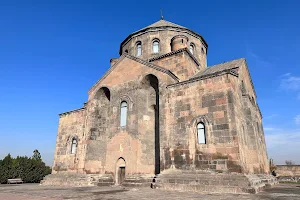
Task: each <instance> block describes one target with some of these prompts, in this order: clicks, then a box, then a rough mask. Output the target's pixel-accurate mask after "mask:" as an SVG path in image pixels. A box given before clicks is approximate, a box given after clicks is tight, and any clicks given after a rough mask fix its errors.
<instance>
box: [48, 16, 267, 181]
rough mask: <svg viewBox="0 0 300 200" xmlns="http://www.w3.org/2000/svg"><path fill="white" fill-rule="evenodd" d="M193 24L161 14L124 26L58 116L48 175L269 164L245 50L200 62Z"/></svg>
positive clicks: (117, 175)
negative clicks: (91, 79) (114, 49)
mask: <svg viewBox="0 0 300 200" xmlns="http://www.w3.org/2000/svg"><path fill="white" fill-rule="evenodd" d="M207 53H208V45H207V43H206V41H205V40H204V38H203V37H202V36H201V35H199V34H198V33H196V32H194V31H192V30H190V29H188V28H185V27H183V26H180V25H177V24H174V23H171V22H168V21H166V20H163V19H162V20H159V21H157V22H156V23H154V24H152V25H150V26H147V27H145V28H143V29H140V30H138V31H136V32H134V33H132V34H130V35H129V36H128V37H127V38H126V39H125V40H124V41H123V42H122V43H121V45H120V57H119V58H113V59H111V61H110V63H111V66H110V68H109V69H108V71H107V72H106V73H105V74H104V75H103V76H102V77H101V78H100V79H99V80H98V81H97V82H96V83H95V84H94V85H93V86H92V87H91V88H90V90H89V91H88V101H87V102H86V103H84V106H83V107H82V108H79V109H76V110H72V111H68V112H65V113H62V114H60V115H59V127H58V134H57V140H56V149H55V158H54V164H53V172H52V173H53V174H57V173H60V172H69V173H76V174H99V175H101V174H102V175H106V176H109V177H111V180H113V182H114V183H116V184H120V183H122V182H123V181H124V180H126V178H128V177H130V176H134V175H137V174H139V175H145V176H153V175H155V174H159V173H162V172H163V171H167V170H169V169H177V170H203V169H204V170H207V169H209V170H213V171H221V172H222V171H223V172H238V173H246V174H253V173H254V174H266V173H269V164H268V158H267V152H266V143H265V138H264V132H263V126H262V114H261V112H260V109H259V107H258V104H257V102H256V93H255V89H254V85H253V83H252V80H251V76H250V74H249V70H248V66H247V62H246V60H245V59H243V58H241V59H237V60H232V61H229V62H225V63H221V64H217V65H214V66H210V67H209V66H207Z"/></svg>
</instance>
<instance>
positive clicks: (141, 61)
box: [88, 53, 179, 94]
mask: <svg viewBox="0 0 300 200" xmlns="http://www.w3.org/2000/svg"><path fill="white" fill-rule="evenodd" d="M124 58H129V59H131V60H134V61H136V62H138V63H141V64H143V65H144V66H147V67H150V68H152V69H155V70H157V71H160V72H162V73H165V74H167V75H168V76H170V77H171V78H172V79H173V80H175V81H176V82H179V78H178V77H177V76H176V75H175V74H173V73H172V72H171V71H170V70H168V69H165V68H163V67H161V66H158V65H155V64H153V63H150V62H148V61H145V60H142V59H140V58H137V57H134V56H132V55H129V54H127V53H125V54H123V55H122V56H121V57H120V58H119V59H118V61H117V62H116V63H115V64H114V65H113V66H111V67H110V68H109V69H108V70H107V71H106V73H105V74H104V75H103V76H102V77H101V78H100V79H99V80H98V81H97V82H96V83H95V84H94V85H93V86H92V88H91V89H90V90H89V91H88V94H90V93H91V92H92V91H93V90H94V89H95V88H96V87H97V86H98V84H99V83H100V82H101V80H103V79H104V78H105V77H107V76H108V75H109V74H110V73H111V72H112V71H113V70H114V69H115V68H116V66H117V65H118V64H119V63H120V62H121V61H122V60H123V59H124Z"/></svg>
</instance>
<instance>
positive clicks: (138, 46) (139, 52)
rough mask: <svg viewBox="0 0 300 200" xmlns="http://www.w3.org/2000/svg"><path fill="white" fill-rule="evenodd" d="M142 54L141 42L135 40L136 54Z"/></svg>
mask: <svg viewBox="0 0 300 200" xmlns="http://www.w3.org/2000/svg"><path fill="white" fill-rule="evenodd" d="M140 55H142V43H141V42H137V44H136V56H140Z"/></svg>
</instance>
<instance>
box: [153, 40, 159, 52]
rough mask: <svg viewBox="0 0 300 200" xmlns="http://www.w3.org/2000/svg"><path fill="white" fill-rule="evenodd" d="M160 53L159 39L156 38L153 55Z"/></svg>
mask: <svg viewBox="0 0 300 200" xmlns="http://www.w3.org/2000/svg"><path fill="white" fill-rule="evenodd" d="M159 52H160V41H159V39H157V38H155V39H153V40H152V53H159Z"/></svg>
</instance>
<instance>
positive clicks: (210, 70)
mask: <svg viewBox="0 0 300 200" xmlns="http://www.w3.org/2000/svg"><path fill="white" fill-rule="evenodd" d="M243 62H245V58H240V59H237V60H232V61H229V62H224V63H221V64H217V65H213V66H211V67H207V68H206V69H205V70H203V71H201V72H199V73H197V74H196V75H195V76H194V77H193V78H199V77H204V76H209V75H211V74H215V73H218V72H222V71H225V70H230V69H234V68H237V67H239V66H240V65H241V64H242V63H243Z"/></svg>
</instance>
